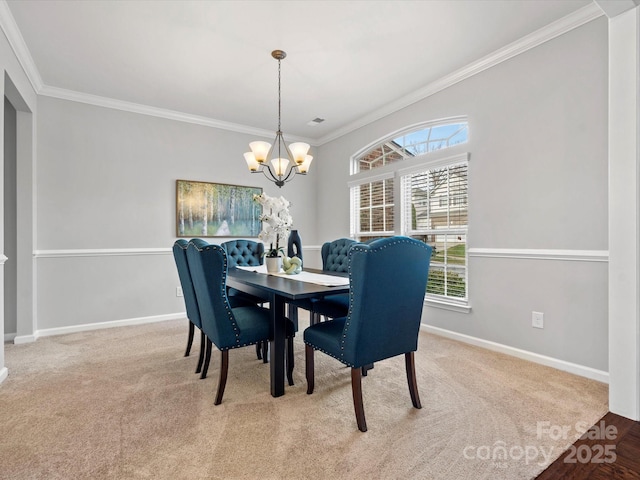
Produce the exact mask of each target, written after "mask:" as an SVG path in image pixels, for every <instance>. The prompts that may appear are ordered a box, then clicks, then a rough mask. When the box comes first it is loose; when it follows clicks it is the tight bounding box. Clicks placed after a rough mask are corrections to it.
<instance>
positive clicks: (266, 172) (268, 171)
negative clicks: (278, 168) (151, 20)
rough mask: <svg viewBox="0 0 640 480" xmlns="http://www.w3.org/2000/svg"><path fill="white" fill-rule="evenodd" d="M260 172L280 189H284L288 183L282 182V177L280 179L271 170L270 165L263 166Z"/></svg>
mask: <svg viewBox="0 0 640 480" xmlns="http://www.w3.org/2000/svg"><path fill="white" fill-rule="evenodd" d="M260 171H261V172H262V173H263V174H264V176H265V177H267V180H269V181H270V182H273V183H275V184H276V185H277V186H278V187H282V186H283V185H284V182H285V181H286V180H282V177H280V176H279V175H276V174H275V173H273V170H272V169H271V166H270V165H265V164H263V165H262V170H260ZM287 178H288V177H287Z"/></svg>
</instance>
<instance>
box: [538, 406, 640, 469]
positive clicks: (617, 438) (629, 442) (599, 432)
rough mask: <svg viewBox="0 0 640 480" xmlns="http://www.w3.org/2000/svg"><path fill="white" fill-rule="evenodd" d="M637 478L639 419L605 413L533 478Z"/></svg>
mask: <svg viewBox="0 0 640 480" xmlns="http://www.w3.org/2000/svg"><path fill="white" fill-rule="evenodd" d="M560 479H562V480H570V479H576V480H585V479H590V480H627V479H638V480H640V422H634V421H632V420H629V419H627V418H624V417H621V416H619V415H615V414H613V413H611V412H609V413H607V414H606V415H605V416H604V417H602V419H601V420H600V421H599V422H598V423H596V424H595V425H594V426H593V427H591V429H589V431H588V432H586V433H585V434H584V435H583V436H582V437H581V438H580V439H579V440H578V441H577V442H576V443H574V444H573V445H572V446H571V448H569V449H568V450H567V451H566V452H564V453H563V454H562V455H561V456H560V458H558V459H557V460H556V461H555V462H553V463H552V464H551V465H549V467H548V468H547V469H546V470H545V471H544V472H542V473H541V474H540V475H539V476H538V477H537V480H560Z"/></svg>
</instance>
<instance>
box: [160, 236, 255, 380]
mask: <svg viewBox="0 0 640 480" xmlns="http://www.w3.org/2000/svg"><path fill="white" fill-rule="evenodd" d="M188 245H189V243H188V242H187V241H186V240H184V239H178V240H176V241H175V243H174V244H173V258H174V260H175V262H176V267H177V269H178V277H179V278H180V286H181V287H182V296H183V298H184V303H185V307H186V310H187V318H188V319H189V337H188V340H187V350H186V351H185V353H184V356H185V357H188V356H189V354H190V353H191V345H192V344H193V335H194V333H195V332H194V331H195V328H194V327H198V329H199V330H200V355H199V356H198V366H197V367H196V373H200V374H201V375H200V378H206V377H207V370H208V368H209V364H208V363H207V364H204V363H203V361H204V354H205V342H206V337H205V334H204V332H203V331H202V327H201V325H202V321H201V320H200V309H199V308H198V299H197V298H196V292H195V290H194V289H193V281H192V279H191V270H190V269H189V263H188V261H187V246H188ZM230 304H231V306H232V307H241V306H246V305H251V302H249V301H247V300H245V299H243V298H240V297H238V298H232V299H230ZM203 366H204V369H203Z"/></svg>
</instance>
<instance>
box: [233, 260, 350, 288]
mask: <svg viewBox="0 0 640 480" xmlns="http://www.w3.org/2000/svg"><path fill="white" fill-rule="evenodd" d="M236 268H240V269H242V270H246V271H248V272H256V273H262V274H265V275H274V276H276V277H285V278H290V279H291V280H297V281H299V282H307V283H315V284H316V285H324V286H325V287H341V286H343V285H349V278H347V277H337V276H335V275H327V274H324V273H312V272H306V271H304V270H303V271H302V272H300V273H298V274H296V275H287V274H286V273H284V272H278V273H269V272H267V266H266V265H258V266H255V267H241V266H237V267H236Z"/></svg>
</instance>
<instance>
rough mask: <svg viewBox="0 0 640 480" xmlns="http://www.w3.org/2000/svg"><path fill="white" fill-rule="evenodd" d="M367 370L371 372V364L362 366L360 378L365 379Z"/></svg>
mask: <svg viewBox="0 0 640 480" xmlns="http://www.w3.org/2000/svg"><path fill="white" fill-rule="evenodd" d="M369 370H373V363H369V364H367V365H363V366H362V376H363V377H366V376H367V372H368V371H369Z"/></svg>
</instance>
